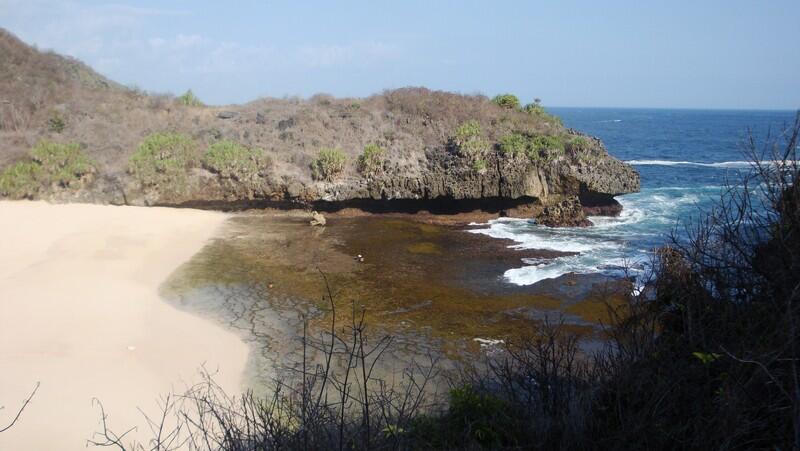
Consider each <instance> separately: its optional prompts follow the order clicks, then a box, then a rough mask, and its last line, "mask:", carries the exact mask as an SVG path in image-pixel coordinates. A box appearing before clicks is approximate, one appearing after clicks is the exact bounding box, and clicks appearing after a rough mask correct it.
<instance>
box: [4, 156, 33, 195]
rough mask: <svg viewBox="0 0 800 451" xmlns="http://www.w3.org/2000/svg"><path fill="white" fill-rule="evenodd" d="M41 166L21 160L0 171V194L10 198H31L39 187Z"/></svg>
mask: <svg viewBox="0 0 800 451" xmlns="http://www.w3.org/2000/svg"><path fill="white" fill-rule="evenodd" d="M41 172H42V167H41V166H40V165H39V164H38V163H36V162H34V161H21V162H19V163H16V164H13V165H11V166H8V167H7V168H5V169H3V170H2V171H0V195H2V196H8V197H10V198H12V199H25V198H32V197H33V196H34V195H36V193H37V192H38V191H39V189H40V188H41V186H42V185H41V181H40V180H41Z"/></svg>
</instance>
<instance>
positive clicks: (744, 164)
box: [625, 160, 796, 169]
mask: <svg viewBox="0 0 800 451" xmlns="http://www.w3.org/2000/svg"><path fill="white" fill-rule="evenodd" d="M625 162H626V163H628V164H632V165H635V166H699V167H704V168H721V169H747V168H750V167H752V166H753V163H752V162H750V161H719V162H716V163H700V162H697V161H672V160H627V161H625ZM761 163H762V164H775V165H780V166H782V165H784V164H792V163H793V162H792V161H782V160H769V161H766V160H765V161H762V162H761ZM795 163H796V162H795Z"/></svg>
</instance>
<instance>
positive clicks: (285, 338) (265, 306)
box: [163, 211, 615, 381]
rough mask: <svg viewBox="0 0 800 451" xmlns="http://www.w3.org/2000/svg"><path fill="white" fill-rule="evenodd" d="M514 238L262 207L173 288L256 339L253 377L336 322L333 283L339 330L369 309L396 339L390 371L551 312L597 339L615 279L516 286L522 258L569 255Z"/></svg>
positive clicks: (386, 369) (519, 330)
mask: <svg viewBox="0 0 800 451" xmlns="http://www.w3.org/2000/svg"><path fill="white" fill-rule="evenodd" d="M510 244H511V243H510V242H506V241H504V240H499V239H495V238H490V237H486V236H483V235H479V234H473V233H468V232H467V231H466V228H465V227H463V226H452V225H451V226H445V225H435V224H427V223H422V222H418V221H415V220H413V219H409V218H398V217H391V216H378V215H376V216H362V217H337V216H332V217H330V218H329V219H328V224H327V225H326V226H325V227H311V226H310V225H309V224H308V217H307V215H306V214H302V213H299V212H258V211H251V212H245V213H240V214H237V215H235V216H233V217H232V218H231V219H229V220H228V221H227V222H226V224H225V226H224V228H223V230H222V231H221V232H220V233H219V235H218V236H217V238H215V239H214V240H213V241H212V242H210V243H209V244H208V245H207V246H206V247H205V248H204V249H203V250H202V251H201V252H200V253H198V254H197V255H195V256H194V257H193V258H192V259H191V260H190V261H189V262H187V263H186V264H184V265H183V266H182V267H181V268H180V269H179V270H178V271H177V272H176V273H175V274H173V275H172V276H171V278H170V279H169V280H168V281H167V283H166V284H165V285H164V287H163V294H164V295H165V297H166V298H167V299H169V300H170V302H172V303H173V304H174V305H176V306H178V307H179V308H182V309H187V310H189V311H192V312H195V313H198V314H201V315H203V316H207V317H210V318H213V319H214V320H216V321H219V322H222V323H223V324H225V325H227V326H228V327H231V328H234V329H235V330H237V331H238V332H239V333H240V335H241V336H242V338H243V339H244V340H245V341H247V342H248V343H249V344H250V345H251V349H252V354H251V356H252V357H251V359H250V365H249V369H248V375H247V379H248V380H251V381H258V380H262V379H268V378H272V377H276V376H277V375H279V374H280V369H281V368H292V367H295V366H296V365H297V364H298V362H300V361H301V360H302V355H303V354H302V351H303V350H302V340H301V338H302V336H303V331H304V325H305V327H306V329H305V330H306V334H307V335H309V336H316V335H319V334H322V333H323V332H324V331H327V330H329V329H330V325H331V321H332V318H333V311H332V308H331V305H330V300H329V297H328V288H330V292H331V294H332V297H333V301H334V302H333V306H334V307H335V311H336V327H337V331H341V332H342V333H346V331H347V328H348V326H349V325H352V322H353V320H354V318H357V319H360V318H361V317H362V315H363V319H364V321H365V323H366V324H367V328H368V334H369V336H371V337H374V340H377V339H379V337H383V336H391V337H392V339H393V341H392V345H391V347H390V350H389V351H388V352H387V353H386V356H385V358H384V362H382V363H381V365H380V367H381V368H380V369H379V373H380V374H383V375H388V374H392V373H394V372H396V371H397V370H401V369H402V368H406V367H407V366H408V365H409V362H410V361H417V360H420V359H421V360H426V359H437V360H439V361H440V362H442V361H444V362H454V361H457V360H461V359H465V358H467V359H469V358H473V357H475V355H476V353H480V351H481V343H484V346H485V343H486V341H484V342H481V341H479V340H475V339H476V338H479V339H483V340H491V341H496V340H514V339H520V338H522V337H525V336H527V335H529V334H531V333H532V332H533V331H534V330H535V328H537V327H540V326H541V324H542V322H543V321H544V320H546V319H548V320H551V321H564V323H565V324H566V327H569V328H570V329H572V330H574V331H576V332H578V333H580V334H583V335H585V336H587V337H589V338H590V339H591V338H596V337H597V334H598V333H599V328H598V327H597V326H598V322H600V321H603V320H605V319H606V307H605V303H604V302H605V301H607V300H609V299H613V297H614V295H613V294H610V293H611V292H610V291H609V287H614V286H615V284H614V283H609V281H608V280H607V279H605V278H603V277H593V276H576V275H566V276H563V277H561V278H559V279H554V280H548V281H545V282H542V283H538V284H536V285H533V286H527V287H526V286H516V285H513V284H510V283H508V282H507V281H506V280H504V278H503V273H504V272H505V271H506V270H508V269H509V268H512V267H515V266H519V264H520V261H521V259H523V258H527V259H530V258H540V259H548V258H555V257H558V256H561V255H565V254H564V253H559V252H553V251H536V250H515V249H511V248H509V245H510ZM359 255H361V257H362V258H363V262H362V261H361V259H360V258H358V256H359ZM326 280H327V285H326ZM440 364H441V363H440ZM445 365H447V363H445Z"/></svg>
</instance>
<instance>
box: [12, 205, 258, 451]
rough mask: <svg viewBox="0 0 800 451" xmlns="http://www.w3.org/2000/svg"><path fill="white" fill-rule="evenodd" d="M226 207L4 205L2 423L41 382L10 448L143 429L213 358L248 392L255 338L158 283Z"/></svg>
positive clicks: (77, 444) (223, 381)
mask: <svg viewBox="0 0 800 451" xmlns="http://www.w3.org/2000/svg"><path fill="white" fill-rule="evenodd" d="M225 218H226V216H225V215H224V214H221V213H215V212H207V211H195V210H185V209H181V210H179V209H166V208H140V207H113V206H98V205H77V204H73V205H50V204H47V203H44V202H0V406H5V409H3V410H0V428H2V427H3V426H5V425H6V424H7V422H8V421H10V420H11V418H13V415H14V413H16V411H17V409H18V408H19V406H20V405H21V403H22V401H23V400H24V399H25V398H26V397H27V395H28V394H29V393H30V391H31V390H32V389H33V388H34V386H35V384H36V383H37V382H40V383H41V386H40V388H39V390H38V393H37V394H36V396H35V397H34V398H33V400H32V401H31V403H30V405H29V406H28V408H27V409H26V410H25V411H24V413H23V415H22V417H21V418H20V419H19V421H18V423H17V424H16V425H15V426H14V427H13V428H12V429H10V430H8V431H6V432H4V433H2V434H0V449H2V450H44V449H47V450H77V449H86V441H87V439H89V438H90V437H91V436H92V433H93V432H95V431H97V430H98V428H99V421H100V412H99V410H98V409H97V407H96V406H93V404H92V399H93V398H98V399H100V400H102V402H103V405H104V406H105V409H106V412H107V414H108V415H109V417H108V421H109V424H110V426H111V427H113V428H115V429H116V430H122V429H123V428H124V429H127V428H130V427H133V426H138V427H139V429H140V431H141V430H142V429H144V430H146V426H145V423H144V419H143V417H142V414H141V413H140V412H139V410H138V409H137V408H141V409H143V410H144V411H145V412H148V413H154V412H157V407H156V401H157V398H158V396H159V395H162V394H166V393H167V392H169V391H170V390H171V389H173V388H174V389H176V390H180V389H181V388H182V387H183V386H184V385H185V384H186V383H191V382H195V381H197V380H199V374H198V370H199V368H200V366H201V365H205V367H206V368H208V369H210V370H215V369H217V368H218V369H219V373H218V374H217V376H216V377H215V380H216V381H217V382H218V383H220V385H222V387H223V388H225V389H226V391H228V392H229V393H235V392H237V391H238V390H240V384H241V380H240V379H241V377H242V374H243V371H244V368H245V364H246V361H247V355H248V349H247V346H246V345H245V344H244V343H243V342H242V341H241V340H240V339H239V337H237V336H236V335H235V334H234V333H232V332H229V331H226V330H224V329H222V328H220V327H219V326H217V325H215V324H213V323H211V322H209V321H207V320H205V319H202V318H200V317H197V316H193V315H191V314H188V313H186V312H181V311H178V310H176V309H175V308H173V307H171V306H170V305H168V304H167V303H165V302H164V301H163V300H162V299H161V298H160V297H159V292H158V290H159V285H160V284H161V283H162V282H163V281H164V280H165V279H166V278H167V277H168V276H169V275H170V273H171V272H172V271H174V270H175V269H176V268H177V267H179V266H180V265H181V264H182V263H183V262H185V261H186V260H188V259H189V258H190V257H191V256H192V255H193V254H194V253H196V252H197V251H198V250H200V249H201V248H202V247H203V245H204V244H205V243H206V242H207V241H208V240H209V239H210V238H211V237H212V235H213V233H214V231H215V230H216V229H217V228H218V227H219V226H220V225H221V223H222V222H223V221H224V220H225Z"/></svg>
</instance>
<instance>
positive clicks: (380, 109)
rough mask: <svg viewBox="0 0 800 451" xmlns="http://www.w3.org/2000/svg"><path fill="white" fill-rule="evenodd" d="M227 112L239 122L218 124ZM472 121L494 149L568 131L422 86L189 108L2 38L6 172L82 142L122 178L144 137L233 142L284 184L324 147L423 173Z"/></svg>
mask: <svg viewBox="0 0 800 451" xmlns="http://www.w3.org/2000/svg"><path fill="white" fill-rule="evenodd" d="M222 111H230V112H233V113H234V114H233V117H231V118H228V119H222V118H220V117H219V116H218V114H219V113H220V112H222ZM56 115H57V116H58V117H60V118H63V120H64V122H65V127H64V128H63V130H62V131H61V133H56V132H54V131H52V130H51V127H49V125H48V124H49V123H50V122H51V119H52V118H53V117H55V116H56ZM467 120H474V121H477V122H478V123H479V124H480V126H481V128H482V130H483V134H484V137H485V138H486V139H487V140H488V141H490V142H496V141H497V140H498V139H499V138H500V137H501V136H503V135H506V134H508V133H510V132H512V131H516V132H520V133H526V134H555V133H563V132H564V129H563V127H562V126H561V125H560V124H559V123H558V122H557V121H556V120H553V119H552V118H550V117H549V116H542V115H531V114H527V113H525V112H523V111H514V110H509V109H505V108H502V107H500V106H498V105H496V104H494V103H492V102H491V101H490V100H489V99H488V98H486V97H483V96H476V95H460V94H453V93H447V92H441V91H431V90H428V89H425V88H403V89H397V90H393V91H386V92H383V93H381V94H376V95H373V96H370V97H367V98H364V99H355V98H341V99H337V98H334V97H331V96H328V95H325V94H318V95H315V96H313V97H311V98H310V99H308V100H304V99H297V98H284V99H275V98H264V99H259V100H256V101H253V102H250V103H247V104H244V105H238V106H228V107H225V108H220V107H202V106H185V105H181V104H180V102H178V101H176V100H175V99H174V97H172V96H169V95H152V94H148V93H144V92H142V91H140V90H137V89H131V88H125V87H122V86H119V85H117V84H115V83H113V82H111V81H109V80H107V79H105V78H103V77H102V76H100V75H98V74H96V73H95V72H93V71H92V70H91V69H90V68H88V67H87V66H85V65H84V64H82V63H80V62H78V61H75V60H73V59H69V58H65V57H62V56H59V55H56V54H53V53H43V52H40V51H38V50H36V49H34V48H32V47H30V46H28V45H26V44H24V43H23V42H21V41H19V40H18V39H17V38H16V37H14V36H13V35H12V34H10V33H8V32H6V31H3V30H0V140H2V142H3V143H4V146H3V147H2V149H0V167H2V166H6V165H7V164H9V163H11V162H14V161H16V160H18V159H20V158H21V156H22V155H24V154H25V153H26V152H27V151H28V150H29V148H30V147H31V146H32V145H33V144H34V143H35V142H37V141H39V140H40V139H42V138H48V139H54V140H58V141H63V142H68V141H70V142H78V143H81V144H82V146H83V147H85V148H86V149H88V151H89V153H90V155H89V156H90V157H91V158H93V159H94V160H95V161H96V162H97V164H98V169H99V171H100V172H101V173H104V174H110V175H120V174H124V173H125V171H126V169H127V161H128V159H129V157H130V156H131V154H132V153H133V152H134V151H135V150H136V148H137V147H138V145H139V144H140V143H141V141H142V140H143V139H144V138H145V137H146V136H148V135H150V134H152V133H154V132H179V133H182V134H185V135H188V136H190V137H192V138H194V139H196V140H198V141H199V142H200V143H201V145H203V146H205V145H209V144H211V143H213V142H216V141H219V140H222V139H228V140H232V141H235V142H237V143H239V144H241V145H243V146H246V147H249V148H260V149H264V150H265V151H266V153H267V155H268V157H269V158H270V160H271V161H273V162H274V171H275V173H276V175H277V176H278V177H283V178H293V179H297V180H299V181H302V182H310V181H311V171H310V169H309V167H310V164H311V162H312V161H313V159H314V158H315V157H316V155H317V154H318V152H319V150H320V149H321V148H339V149H341V150H342V151H343V152H344V153H345V155H346V156H347V160H348V161H350V162H356V161H357V160H358V157H359V155H360V154H361V153H362V151H363V149H364V147H365V146H366V145H368V144H375V145H378V146H380V147H382V148H384V149H386V167H387V168H394V169H399V170H400V171H402V172H403V173H406V174H409V175H413V174H418V173H420V172H421V170H422V167H423V164H424V162H425V152H426V151H427V150H429V149H434V148H441V147H443V146H445V145H446V143H447V142H448V139H449V137H450V136H451V135H452V134H453V132H454V130H455V129H456V127H458V125H459V124H461V123H463V122H465V121H467ZM342 176H343V177H349V176H353V177H355V176H357V168H356V164H349V165H347V168H346V169H345V171H344V173H343V174H342Z"/></svg>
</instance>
